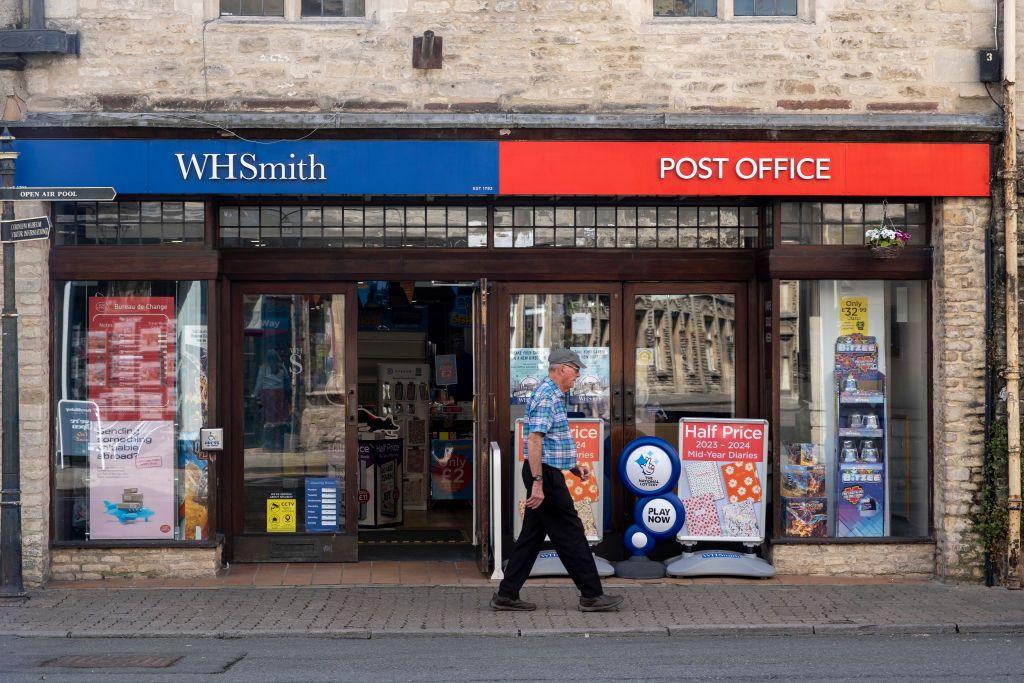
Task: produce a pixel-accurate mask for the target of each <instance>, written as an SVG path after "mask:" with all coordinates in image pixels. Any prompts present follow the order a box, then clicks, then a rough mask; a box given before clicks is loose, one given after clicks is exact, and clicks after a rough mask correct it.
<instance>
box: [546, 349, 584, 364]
mask: <svg viewBox="0 0 1024 683" xmlns="http://www.w3.org/2000/svg"><path fill="white" fill-rule="evenodd" d="M548 365H575V366H576V367H577V368H585V367H587V366H586V365H584V364H583V361H581V360H580V357H579V356H578V355H576V352H575V351H570V350H569V349H551V353H550V354H548Z"/></svg>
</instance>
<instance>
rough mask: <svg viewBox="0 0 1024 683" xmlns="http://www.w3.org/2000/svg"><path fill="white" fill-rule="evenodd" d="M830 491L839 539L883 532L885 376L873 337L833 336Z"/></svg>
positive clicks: (884, 517) (884, 504)
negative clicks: (833, 455)
mask: <svg viewBox="0 0 1024 683" xmlns="http://www.w3.org/2000/svg"><path fill="white" fill-rule="evenodd" d="M835 390H836V423H837V429H836V454H837V456H838V457H837V459H836V460H837V466H836V469H837V471H836V496H835V533H836V536H837V537H839V538H858V537H869V536H883V535H885V534H887V533H888V528H887V527H888V524H887V517H888V515H887V509H886V496H885V490H886V465H887V463H888V461H889V458H888V453H886V450H887V449H886V443H887V439H886V420H885V417H886V406H885V375H884V374H883V373H882V372H880V371H879V369H878V341H877V339H876V338H875V337H868V336H864V335H861V334H850V335H845V336H841V337H839V339H838V340H836V369H835Z"/></svg>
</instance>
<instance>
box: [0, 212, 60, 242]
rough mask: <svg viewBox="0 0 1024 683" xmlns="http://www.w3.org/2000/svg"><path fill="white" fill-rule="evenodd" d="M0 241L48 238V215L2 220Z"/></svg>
mask: <svg viewBox="0 0 1024 683" xmlns="http://www.w3.org/2000/svg"><path fill="white" fill-rule="evenodd" d="M2 226H3V231H2V236H0V242H25V241H28V240H48V239H50V217H49V216H39V217H38V218H18V219H16V220H13V221H3V223H2Z"/></svg>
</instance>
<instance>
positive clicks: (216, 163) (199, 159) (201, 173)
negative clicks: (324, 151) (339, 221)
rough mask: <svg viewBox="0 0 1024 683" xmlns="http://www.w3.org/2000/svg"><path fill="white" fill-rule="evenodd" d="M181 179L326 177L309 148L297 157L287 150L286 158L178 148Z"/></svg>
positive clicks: (313, 178)
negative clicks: (276, 158)
mask: <svg viewBox="0 0 1024 683" xmlns="http://www.w3.org/2000/svg"><path fill="white" fill-rule="evenodd" d="M174 158H175V159H177V160H178V169H179V170H180V171H181V179H182V180H189V179H190V178H195V179H196V180H327V169H326V168H325V167H324V165H323V164H322V163H320V162H319V161H317V160H316V154H313V153H312V152H311V153H310V154H308V155H307V156H306V157H305V158H303V159H298V160H296V158H295V154H294V153H290V154H289V155H288V159H287V160H286V161H260V159H259V157H258V156H256V155H255V154H253V153H250V152H245V153H244V154H234V153H227V154H220V153H218V152H213V153H210V152H206V153H205V154H189V155H188V159H187V160H186V155H185V154H184V153H182V152H177V153H175V155H174Z"/></svg>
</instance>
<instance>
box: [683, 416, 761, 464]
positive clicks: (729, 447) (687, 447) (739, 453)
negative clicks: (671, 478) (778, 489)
mask: <svg viewBox="0 0 1024 683" xmlns="http://www.w3.org/2000/svg"><path fill="white" fill-rule="evenodd" d="M767 438H768V428H767V426H766V425H765V422H764V420H702V421H692V422H691V421H684V422H683V423H682V424H681V425H680V433H679V457H680V458H681V459H682V460H706V461H712V462H738V461H761V460H762V459H763V458H764V454H765V444H766V443H767V441H766V440H767Z"/></svg>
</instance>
